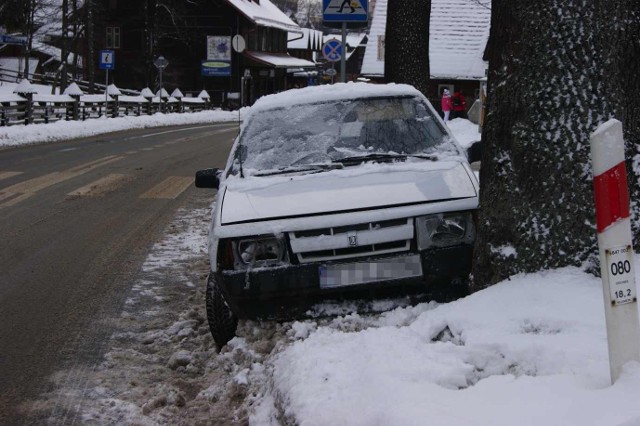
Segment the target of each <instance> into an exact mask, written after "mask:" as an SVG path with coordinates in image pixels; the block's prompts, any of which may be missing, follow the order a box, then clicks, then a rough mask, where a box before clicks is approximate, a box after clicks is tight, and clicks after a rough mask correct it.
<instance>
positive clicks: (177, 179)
mask: <svg viewBox="0 0 640 426" xmlns="http://www.w3.org/2000/svg"><path fill="white" fill-rule="evenodd" d="M192 184H193V177H185V176H169V177H168V178H166V179H165V180H163V181H162V182H160V183H159V184H158V185H156V186H154V187H153V188H151V189H150V190H148V191H147V192H145V193H144V194H142V195H141V196H140V198H156V199H164V200H173V199H175V198H177V197H178V195H180V194H182V193H183V192H184V191H185V190H186V189H187V188H188V187H189V186H190V185H192Z"/></svg>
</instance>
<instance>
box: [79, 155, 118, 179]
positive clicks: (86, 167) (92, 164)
mask: <svg viewBox="0 0 640 426" xmlns="http://www.w3.org/2000/svg"><path fill="white" fill-rule="evenodd" d="M123 158H124V157H117V156H115V155H109V156H107V157H103V158H99V159H97V160H94V161H89V162H88V163H84V164H80V165H79V166H75V167H73V168H71V169H69V172H72V173H78V172H81V173H80V174H84V173H86V172H89V171H91V170H93V169H95V168H98V167H102V166H105V165H107V164H110V163H113V162H114V161H118V160H122V159H123Z"/></svg>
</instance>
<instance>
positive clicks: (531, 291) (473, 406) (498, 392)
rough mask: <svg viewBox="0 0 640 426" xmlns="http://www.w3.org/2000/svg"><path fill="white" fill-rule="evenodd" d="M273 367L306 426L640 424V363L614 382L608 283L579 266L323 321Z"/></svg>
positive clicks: (287, 401) (281, 399) (289, 410)
mask: <svg viewBox="0 0 640 426" xmlns="http://www.w3.org/2000/svg"><path fill="white" fill-rule="evenodd" d="M349 320H351V321H353V318H351V319H349V318H348V317H343V318H339V319H337V320H335V321H334V324H335V323H339V322H345V321H349ZM307 329H309V330H314V328H313V327H307ZM273 367H274V371H273V384H274V395H275V400H276V401H277V403H279V404H281V405H282V406H283V407H284V408H283V409H284V413H285V415H286V416H287V417H290V418H294V419H295V420H296V422H297V423H298V424H300V425H325V424H349V425H378V424H379V425H382V424H402V425H424V424H436V425H445V424H446V425H488V424H491V425H515V424H517V425H620V424H635V425H637V424H640V404H638V403H637V401H638V400H639V398H640V364H636V363H630V364H628V365H627V366H626V370H625V372H624V374H623V375H622V378H621V379H620V380H619V381H618V382H617V383H616V384H615V385H614V386H610V381H609V380H610V379H609V364H608V357H607V342H606V334H605V324H604V310H603V306H602V289H601V284H600V280H599V279H598V278H594V277H592V276H590V275H587V274H585V273H583V272H581V271H579V270H578V269H574V268H566V269H561V270H557V271H552V272H542V273H538V274H531V275H520V276H516V277H512V279H511V280H510V281H507V282H503V283H501V284H499V285H496V286H494V287H491V288H489V289H486V290H484V291H481V292H479V293H476V294H474V295H472V296H469V297H467V298H465V299H462V300H459V301H457V302H454V303H450V304H446V305H440V306H438V307H436V308H435V309H434V308H433V306H432V305H420V306H418V307H415V308H398V309H397V310H395V311H392V312H389V313H386V314H383V315H382V316H380V317H379V318H377V319H375V320H373V322H371V323H370V324H369V326H367V327H365V328H364V329H363V330H361V331H352V330H349V329H348V328H347V329H346V330H345V329H344V327H337V328H336V327H335V325H333V326H322V327H318V328H317V330H315V331H311V333H310V335H309V337H308V338H306V339H304V340H297V341H295V342H294V343H293V344H291V345H290V346H288V347H287V348H285V349H284V350H283V351H282V352H281V353H280V354H278V355H276V357H275V358H274V360H273ZM264 412H265V411H264V407H262V410H261V413H264ZM256 416H257V414H256ZM262 420H263V419H260V418H258V417H254V422H255V423H256V424H260V423H261V421H262Z"/></svg>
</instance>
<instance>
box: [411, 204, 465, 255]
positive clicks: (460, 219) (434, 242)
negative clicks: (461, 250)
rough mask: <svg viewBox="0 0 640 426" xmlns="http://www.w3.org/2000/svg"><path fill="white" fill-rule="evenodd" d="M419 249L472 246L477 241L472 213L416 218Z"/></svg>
mask: <svg viewBox="0 0 640 426" xmlns="http://www.w3.org/2000/svg"><path fill="white" fill-rule="evenodd" d="M416 228H417V230H418V232H417V235H418V249H420V250H424V249H427V248H430V247H449V246H454V245H457V244H472V243H473V241H474V239H475V230H474V227H473V219H472V216H471V213H470V212H454V213H438V214H433V215H429V216H422V217H418V218H416Z"/></svg>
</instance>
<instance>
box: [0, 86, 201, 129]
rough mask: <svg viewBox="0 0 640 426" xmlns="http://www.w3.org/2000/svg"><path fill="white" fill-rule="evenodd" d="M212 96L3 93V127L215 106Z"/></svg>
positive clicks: (0, 102)
mask: <svg viewBox="0 0 640 426" xmlns="http://www.w3.org/2000/svg"><path fill="white" fill-rule="evenodd" d="M212 108H213V105H212V103H211V102H209V99H201V98H188V97H184V98H180V99H176V98H173V97H169V98H162V99H160V98H158V97H154V98H144V97H142V96H139V95H138V96H108V97H107V98H106V99H105V95H104V94H102V95H81V96H68V95H40V94H22V95H18V94H9V95H2V94H0V126H11V125H15V124H31V123H52V122H55V121H59V120H88V119H92V118H98V117H101V116H103V115H106V116H107V117H124V116H140V115H151V114H155V113H157V112H167V113H171V112H177V113H187V112H198V111H204V110H207V109H212Z"/></svg>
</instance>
